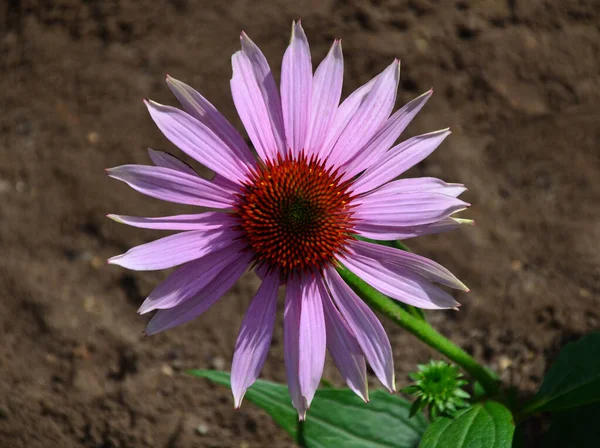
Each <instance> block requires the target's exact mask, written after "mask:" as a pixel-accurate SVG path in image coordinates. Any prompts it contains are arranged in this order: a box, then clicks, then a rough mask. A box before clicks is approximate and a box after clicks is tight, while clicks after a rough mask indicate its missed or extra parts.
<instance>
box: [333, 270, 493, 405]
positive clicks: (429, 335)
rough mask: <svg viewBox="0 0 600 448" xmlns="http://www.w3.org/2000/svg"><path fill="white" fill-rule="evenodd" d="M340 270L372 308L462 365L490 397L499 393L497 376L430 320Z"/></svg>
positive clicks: (356, 277)
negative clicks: (414, 313)
mask: <svg viewBox="0 0 600 448" xmlns="http://www.w3.org/2000/svg"><path fill="white" fill-rule="evenodd" d="M338 271H339V273H340V275H341V276H342V278H343V279H344V280H345V281H346V283H348V285H350V287H351V288H352V289H353V290H354V291H355V292H356V293H357V294H358V295H359V296H360V297H361V298H362V299H363V300H364V301H365V302H366V303H368V304H369V305H370V306H371V307H372V308H375V309H376V310H378V311H380V312H382V313H383V314H385V315H386V316H387V317H388V318H390V319H391V320H392V321H394V322H395V323H396V324H398V325H400V326H401V327H402V328H404V329H405V330H408V331H410V332H411V333H412V334H414V335H415V336H416V337H418V338H419V339H420V340H421V341H423V342H425V343H426V344H427V345H429V346H430V347H433V348H434V349H436V350H437V351H439V352H440V353H442V354H443V355H445V356H446V357H448V358H449V359H451V360H452V361H454V362H455V363H456V364H458V365H459V366H461V367H462V368H463V369H464V370H465V372H467V373H468V374H469V375H470V376H471V377H472V378H474V379H475V380H476V381H478V382H479V383H480V384H481V386H482V387H483V389H484V390H485V391H486V394H487V395H490V396H493V395H496V394H498V392H499V391H500V383H499V381H498V379H497V378H496V377H495V375H494V374H493V373H492V372H491V371H489V370H487V369H486V368H485V367H483V366H482V365H481V364H479V363H478V362H477V361H475V359H473V357H472V356H471V355H469V354H468V353H467V352H465V351H464V350H463V349H461V348H460V347H459V346H457V345H455V344H454V343H453V342H451V341H450V340H449V339H447V338H446V337H444V336H443V335H442V334H441V333H439V332H438V331H437V330H435V329H434V328H433V327H432V326H431V325H429V324H428V323H427V321H425V320H424V319H420V318H419V317H416V316H414V315H413V314H411V313H409V312H408V311H407V310H405V309H404V308H403V307H402V306H400V304H399V303H398V302H396V301H394V300H393V299H390V298H389V297H387V296H385V295H384V294H381V293H380V292H379V291H377V290H375V289H373V288H371V287H370V286H369V285H368V284H367V283H365V282H364V281H363V280H361V279H360V278H359V277H358V276H356V275H354V274H353V273H352V272H350V271H349V270H347V269H346V268H344V267H340V268H338Z"/></svg>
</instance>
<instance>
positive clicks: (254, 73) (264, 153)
mask: <svg viewBox="0 0 600 448" xmlns="http://www.w3.org/2000/svg"><path fill="white" fill-rule="evenodd" d="M240 41H241V43H242V50H241V51H238V52H236V53H234V55H233V56H232V57H231V65H232V68H233V76H232V78H231V82H230V85H231V94H232V96H233V102H234V103H235V107H236V109H237V112H238V115H239V116H240V119H241V120H242V123H244V127H245V128H246V132H247V133H248V136H249V137H250V140H252V144H253V145H254V148H255V149H256V151H257V152H258V155H259V156H260V158H261V159H262V160H263V161H264V160H267V159H271V160H272V159H274V158H276V157H277V154H278V153H279V154H281V155H284V154H285V152H286V144H285V133H284V128H283V114H282V111H281V100H280V98H279V92H278V91H277V86H276V85H275V80H274V79H273V74H272V73H271V69H270V67H269V64H268V63H267V60H266V58H265V56H264V55H263V54H262V52H261V51H260V49H259V48H258V47H257V46H256V45H255V44H254V42H252V40H250V38H249V37H248V36H247V35H246V33H242V35H241V36H240Z"/></svg>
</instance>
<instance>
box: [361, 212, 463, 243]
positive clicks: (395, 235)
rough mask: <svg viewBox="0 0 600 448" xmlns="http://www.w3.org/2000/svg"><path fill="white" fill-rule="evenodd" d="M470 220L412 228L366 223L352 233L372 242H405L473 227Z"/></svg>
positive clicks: (441, 222)
mask: <svg viewBox="0 0 600 448" xmlns="http://www.w3.org/2000/svg"><path fill="white" fill-rule="evenodd" d="M473 224H474V221H472V220H470V219H459V218H446V219H442V220H441V221H438V222H434V223H432V224H426V225H424V226H414V227H402V226H387V225H377V224H374V223H372V224H367V223H360V222H359V223H357V224H356V225H355V226H354V231H355V232H356V233H357V234H359V235H361V236H364V237H367V238H371V239H374V240H384V241H390V240H405V239H409V238H415V237H419V236H425V235H433V234H436V233H442V232H449V231H451V230H455V229H458V228H459V227H461V226H463V225H473Z"/></svg>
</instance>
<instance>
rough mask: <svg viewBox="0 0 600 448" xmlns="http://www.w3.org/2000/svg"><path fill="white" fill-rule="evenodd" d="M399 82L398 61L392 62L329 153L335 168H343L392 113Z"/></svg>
mask: <svg viewBox="0 0 600 448" xmlns="http://www.w3.org/2000/svg"><path fill="white" fill-rule="evenodd" d="M399 80H400V61H398V60H395V61H394V62H393V63H392V64H391V65H389V66H388V67H387V68H386V69H385V70H384V71H383V73H381V75H380V76H379V77H378V79H377V81H376V82H375V84H374V85H373V88H372V89H371V91H370V92H369V94H368V95H367V96H366V98H365V100H364V101H363V102H362V104H361V105H360V107H359V108H358V110H357V111H356V113H355V114H354V116H353V117H352V119H351V120H350V121H349V122H348V125H347V126H346V128H345V129H344V131H343V132H342V134H341V135H340V138H339V139H338V141H337V142H336V144H335V146H334V147H333V149H332V150H331V154H330V159H331V160H330V161H331V163H332V164H333V165H334V166H339V165H343V164H344V163H346V162H347V161H348V160H350V159H351V158H352V157H354V155H355V154H356V153H357V152H358V151H359V150H360V149H361V148H362V147H363V146H364V145H365V144H366V143H367V142H368V141H369V140H370V139H371V137H373V135H375V133H376V132H377V131H378V130H379V129H380V128H381V126H383V124H384V123H385V121H386V120H387V119H388V117H389V116H390V113H392V110H393V109H394V104H395V102H396V91H397V89H398V81H399Z"/></svg>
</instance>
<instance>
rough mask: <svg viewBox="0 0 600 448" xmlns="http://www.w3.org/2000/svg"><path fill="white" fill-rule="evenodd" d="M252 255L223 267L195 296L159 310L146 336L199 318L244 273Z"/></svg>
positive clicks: (248, 254)
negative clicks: (174, 305)
mask: <svg viewBox="0 0 600 448" xmlns="http://www.w3.org/2000/svg"><path fill="white" fill-rule="evenodd" d="M251 259H252V254H250V253H242V254H240V256H239V258H238V259H237V260H235V261H234V262H232V263H230V264H229V265H228V266H227V267H225V268H224V269H223V270H222V271H221V272H220V273H219V274H218V275H217V276H216V277H215V278H214V279H213V281H212V282H210V283H209V284H208V285H207V286H206V287H205V288H203V289H202V290H201V291H200V292H199V293H198V294H197V295H196V296H194V297H193V298H191V299H188V300H186V301H185V302H183V303H181V304H179V305H177V306H176V307H174V308H169V309H168V310H159V311H158V312H157V313H156V314H155V315H154V316H153V317H152V319H151V320H150V322H149V323H148V326H147V327H146V334H147V335H152V334H156V333H159V332H161V331H165V330H169V329H171V328H174V327H176V326H178V325H181V324H184V323H186V322H189V321H190V320H192V319H195V318H196V317H198V316H200V315H201V314H202V313H204V312H205V311H206V310H207V309H209V308H210V307H211V306H212V305H213V304H214V303H215V302H216V301H217V300H219V299H220V298H221V297H222V296H223V295H224V294H225V293H226V292H227V291H228V290H229V289H230V288H231V287H232V286H233V285H234V283H235V282H236V281H237V280H238V279H239V278H240V277H241V275H242V274H243V273H244V271H245V270H246V268H247V267H248V264H249V263H250V260H251Z"/></svg>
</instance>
